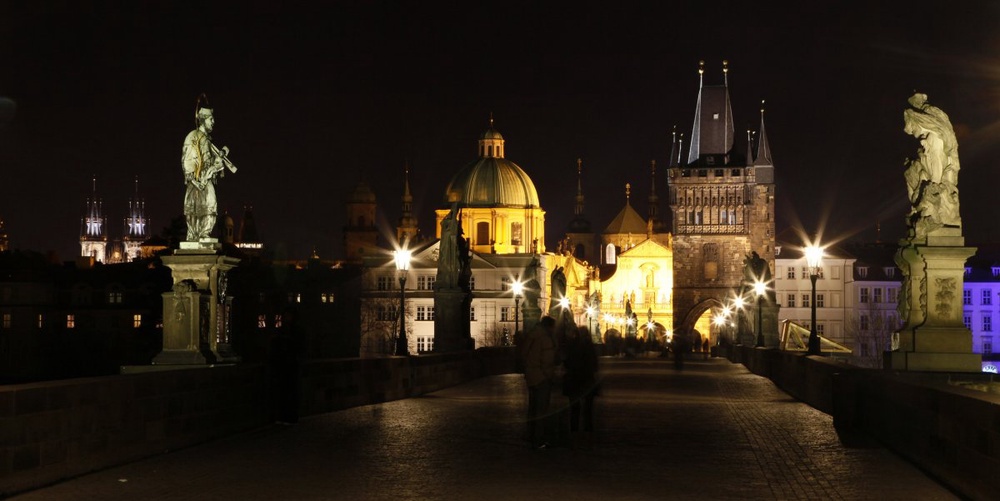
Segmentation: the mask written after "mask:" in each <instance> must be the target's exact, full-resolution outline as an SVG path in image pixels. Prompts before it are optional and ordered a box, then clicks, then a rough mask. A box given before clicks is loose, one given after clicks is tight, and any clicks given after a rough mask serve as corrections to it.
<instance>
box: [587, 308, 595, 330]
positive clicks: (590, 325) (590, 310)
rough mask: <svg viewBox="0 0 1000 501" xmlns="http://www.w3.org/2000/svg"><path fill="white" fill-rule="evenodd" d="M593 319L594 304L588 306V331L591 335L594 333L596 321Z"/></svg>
mask: <svg viewBox="0 0 1000 501" xmlns="http://www.w3.org/2000/svg"><path fill="white" fill-rule="evenodd" d="M593 320H594V307H593V306H588V307H587V332H589V333H590V335H591V336H593V335H594V321H593Z"/></svg>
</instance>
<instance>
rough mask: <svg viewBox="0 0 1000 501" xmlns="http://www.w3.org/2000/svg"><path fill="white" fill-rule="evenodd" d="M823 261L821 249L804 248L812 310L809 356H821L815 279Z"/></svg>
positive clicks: (814, 246) (817, 247)
mask: <svg viewBox="0 0 1000 501" xmlns="http://www.w3.org/2000/svg"><path fill="white" fill-rule="evenodd" d="M822 260H823V248H822V247H819V246H817V245H810V246H808V247H806V264H808V265H809V281H810V282H812V300H811V302H810V303H809V306H810V307H811V309H812V319H811V321H810V323H809V354H810V355H821V354H822V350H820V346H819V334H818V333H817V332H816V278H817V277H818V276H819V270H820V269H821V268H820V265H821V263H822Z"/></svg>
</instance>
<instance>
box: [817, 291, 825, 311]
mask: <svg viewBox="0 0 1000 501" xmlns="http://www.w3.org/2000/svg"><path fill="white" fill-rule="evenodd" d="M824 303H825V301H824V300H823V295H822V294H816V307H817V308H823V307H824V306H823V304H824Z"/></svg>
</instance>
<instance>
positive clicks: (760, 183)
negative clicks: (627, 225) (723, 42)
mask: <svg viewBox="0 0 1000 501" xmlns="http://www.w3.org/2000/svg"><path fill="white" fill-rule="evenodd" d="M722 71H723V84H722V85H704V64H703V63H702V64H701V65H700V67H699V69H698V74H699V87H700V89H699V92H698V103H697V107H696V109H695V117H694V126H693V127H692V130H691V137H690V141H689V145H688V155H687V159H686V161H685V160H682V156H681V155H682V151H681V150H682V147H683V137H681V138H680V139H678V138H677V136H676V134H675V136H674V139H673V145H672V148H671V154H670V163H669V169H668V181H667V184H668V188H669V200H670V209H671V211H672V212H673V214H674V217H673V245H674V263H673V275H674V292H673V311H674V326H673V328H674V333H675V335H687V336H689V337H690V338H692V340H693V338H694V336H693V330H694V327H695V323H696V322H697V321H698V319H699V318H700V317H701V316H702V315H703V314H704V313H705V312H706V311H711V310H712V309H714V308H720V307H722V306H723V305H724V304H725V303H726V302H727V301H728V300H730V299H732V298H733V296H734V294H735V293H738V292H739V291H740V289H741V287H742V286H744V285H745V280H744V260H745V259H746V257H747V256H748V255H750V254H751V253H752V252H756V253H757V254H758V255H759V256H760V257H761V258H763V259H764V260H765V261H766V262H767V265H768V267H769V269H770V270H771V272H772V273H773V270H774V164H773V162H772V160H771V151H770V148H769V146H768V141H767V134H766V133H765V131H764V114H763V109H762V110H761V122H760V130H759V131H757V132H756V133H753V132H751V131H747V133H746V136H747V143H746V153H745V154H743V155H741V154H739V152H737V151H735V150H734V139H735V136H736V131H735V127H734V125H733V124H734V121H733V115H732V106H731V104H730V100H729V82H728V67H727V63H725V62H723V70H722ZM762 108H763V106H762ZM740 142H741V143H742V141H740ZM773 286H774V285H773V283H772V284H768V287H769V288H770V290H771V291H772V292H770V293H769V295H768V298H767V299H769V301H764V302H763V303H762V306H763V307H764V308H766V310H765V314H764V315H763V318H764V320H765V321H764V329H763V332H764V333H765V338H766V339H767V344H769V345H770V344H774V343H776V340H774V339H773V337H774V333H776V328H777V325H776V321H775V320H773V319H772V320H771V321H768V319H769V317H770V316H774V317H775V319H776V305H775V304H774V293H773ZM749 299H750V300H751V304H753V303H752V301H753V299H752V298H749ZM768 313H770V315H769V314H768ZM702 325H704V324H702ZM769 332H770V333H771V334H768V333H769ZM700 334H701V336H702V337H706V336H708V335H709V333H708V332H700Z"/></svg>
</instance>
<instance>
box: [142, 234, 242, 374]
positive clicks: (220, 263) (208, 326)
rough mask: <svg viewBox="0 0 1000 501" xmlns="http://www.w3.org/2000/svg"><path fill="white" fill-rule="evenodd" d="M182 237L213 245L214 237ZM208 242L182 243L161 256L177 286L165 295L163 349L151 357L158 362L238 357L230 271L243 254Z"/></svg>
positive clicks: (190, 362)
mask: <svg viewBox="0 0 1000 501" xmlns="http://www.w3.org/2000/svg"><path fill="white" fill-rule="evenodd" d="M213 240H214V239H213ZM184 243H197V244H199V245H200V244H202V243H204V244H209V245H208V246H207V247H211V242H184ZM182 244H183V243H182ZM215 244H216V245H217V244H218V242H215ZM207 247H206V246H200V247H199V248H197V249H194V248H190V249H187V250H184V249H182V250H178V251H177V252H175V253H174V255H173V256H164V257H163V258H162V260H163V264H164V266H166V267H168V268H170V270H171V274H172V275H173V282H174V286H173V289H172V290H171V291H170V292H165V293H163V295H162V297H163V350H162V351H161V352H160V353H159V354H157V355H156V357H154V358H153V364H154V365H171V366H172V365H189V366H190V365H205V364H214V363H220V362H237V361H239V357H237V356H236V354H235V353H233V351H232V348H231V346H230V324H231V320H230V317H231V309H232V296H229V295H228V294H227V292H226V285H227V279H226V273H227V272H228V271H229V270H231V269H232V268H233V267H235V266H236V265H237V264H238V263H239V262H240V260H239V259H236V258H233V257H228V256H222V255H219V254H217V253H216V252H215V251H214V250H210V249H208V248H207Z"/></svg>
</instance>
